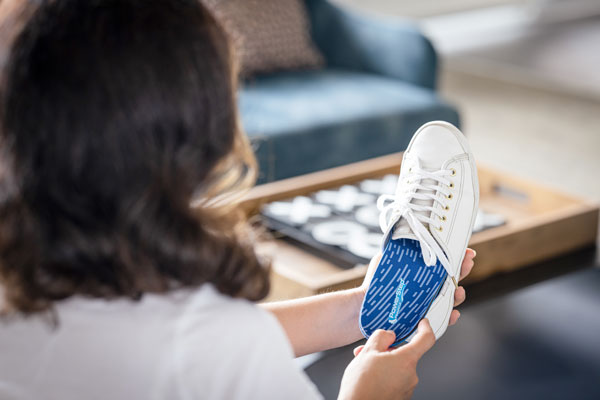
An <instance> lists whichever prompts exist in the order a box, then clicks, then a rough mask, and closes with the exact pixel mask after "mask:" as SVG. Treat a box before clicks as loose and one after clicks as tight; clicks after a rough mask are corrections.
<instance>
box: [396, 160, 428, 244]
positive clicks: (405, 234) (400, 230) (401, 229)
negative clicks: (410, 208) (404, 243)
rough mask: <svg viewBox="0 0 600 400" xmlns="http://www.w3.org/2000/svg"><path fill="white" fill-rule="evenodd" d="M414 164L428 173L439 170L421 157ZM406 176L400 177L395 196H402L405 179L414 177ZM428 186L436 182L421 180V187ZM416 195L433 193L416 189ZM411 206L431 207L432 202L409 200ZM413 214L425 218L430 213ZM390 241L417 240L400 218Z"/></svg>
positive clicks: (413, 177)
mask: <svg viewBox="0 0 600 400" xmlns="http://www.w3.org/2000/svg"><path fill="white" fill-rule="evenodd" d="M416 163H417V164H418V165H419V167H420V168H421V169H423V170H425V171H428V172H434V171H437V170H439V166H434V163H433V162H426V161H424V160H423V159H421V157H419V158H418V159H417V161H416ZM437 163H439V161H437V162H436V164H437ZM408 176H410V174H408V175H405V176H401V177H400V179H401V182H399V184H398V187H397V189H396V190H397V192H396V196H404V195H402V189H404V186H405V185H406V179H409V180H414V179H415V176H414V175H413V176H410V178H408ZM429 184H433V185H435V184H436V181H435V180H433V179H423V180H421V185H425V186H426V185H429ZM416 192H417V193H421V194H423V193H434V191H432V190H423V189H418V190H417V191H416ZM410 203H411V204H417V205H420V206H429V207H431V206H433V200H420V199H411V201H410ZM415 214H419V215H424V216H426V217H429V216H430V214H431V212H430V211H415ZM427 225H428V224H425V227H427ZM392 239H414V240H417V238H416V236H415V235H414V233H413V232H412V229H411V228H410V226H409V225H408V222H407V221H406V219H405V218H400V220H399V221H398V222H397V223H396V228H395V229H394V233H393V234H392Z"/></svg>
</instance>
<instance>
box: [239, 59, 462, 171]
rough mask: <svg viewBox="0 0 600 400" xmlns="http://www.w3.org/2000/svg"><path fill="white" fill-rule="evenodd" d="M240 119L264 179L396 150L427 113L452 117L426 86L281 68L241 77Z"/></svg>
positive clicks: (450, 119) (354, 74) (451, 119)
mask: <svg viewBox="0 0 600 400" xmlns="http://www.w3.org/2000/svg"><path fill="white" fill-rule="evenodd" d="M239 105H240V110H241V114H242V121H243V125H244V128H245V129H246V132H247V133H248V135H249V136H250V138H251V139H252V141H253V142H254V143H255V146H256V154H257V157H258V159H259V163H260V168H261V173H260V181H261V182H267V181H272V180H278V179H283V178H287V177H291V176H295V175H300V174H304V173H308V172H313V171H316V170H320V169H325V168H331V167H334V166H339V165H343V164H347V163H350V162H355V161H360V160H364V159H367V158H371V157H376V156H380V155H384V154H389V153H393V152H397V151H401V150H404V149H405V148H406V146H407V145H408V142H409V140H410V138H411V137H412V135H413V133H414V132H415V131H416V129H417V128H418V127H419V126H420V125H422V124H423V123H425V122H428V121H431V120H445V121H448V122H451V123H454V124H457V125H458V122H459V121H458V114H457V112H456V110H454V108H453V107H451V106H449V105H448V104H446V103H444V102H443V101H442V100H440V98H438V97H437V95H436V94H435V92H434V91H432V90H429V89H425V88H421V87H418V86H414V85H411V84H408V83H404V82H402V81H399V80H395V79H392V78H386V77H382V76H378V75H371V74H365V73H358V72H349V71H338V70H321V71H302V72H287V73H280V74H276V75H271V76H267V77H262V78H258V79H256V80H254V81H252V82H248V83H246V84H245V85H244V87H243V88H242V90H241V92H240V96H239Z"/></svg>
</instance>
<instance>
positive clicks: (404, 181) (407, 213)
mask: <svg viewBox="0 0 600 400" xmlns="http://www.w3.org/2000/svg"><path fill="white" fill-rule="evenodd" d="M478 204H479V183H478V180H477V169H476V166H475V160H474V158H473V154H472V153H471V150H470V148H469V145H468V143H467V141H466V139H465V137H464V136H463V134H462V133H461V132H460V131H459V130H458V129H457V128H456V127H454V126H453V125H451V124H449V123H446V122H441V121H434V122H430V123H427V124H425V125H423V126H422V127H421V128H420V129H419V130H418V131H417V132H416V133H415V135H414V136H413V138H412V140H411V141H410V144H409V145H408V148H407V149H406V151H405V153H404V158H403V161H402V167H401V170H400V178H399V181H398V186H397V188H396V194H395V195H393V196H389V195H383V196H381V197H380V198H379V200H378V206H379V207H380V209H381V211H382V212H381V215H380V225H381V228H382V230H383V231H384V233H385V236H384V237H385V240H384V243H383V254H382V259H381V261H380V263H379V265H378V266H377V269H376V271H375V274H374V276H373V279H372V280H371V284H370V285H369V288H368V290H367V294H366V296H365V299H364V301H363V306H362V309H361V315H360V319H359V325H360V328H361V330H362V332H363V334H364V335H365V336H366V337H369V336H370V335H371V334H372V333H373V332H374V331H375V330H376V329H388V330H393V331H395V332H396V339H397V341H396V344H398V343H401V342H403V341H409V340H410V339H411V338H412V335H414V331H415V328H416V326H417V324H418V323H419V321H420V320H421V319H422V318H423V317H425V318H427V319H428V320H429V322H430V324H431V327H432V329H433V331H434V333H435V336H436V339H437V338H439V337H440V336H442V335H443V334H444V332H445V331H446V328H447V327H448V322H449V319H450V313H451V312H452V308H453V307H452V306H453V304H454V291H455V289H456V287H457V282H458V279H459V276H460V267H461V264H462V261H463V258H464V255H465V251H466V248H467V244H468V243H469V239H470V237H471V232H472V230H473V224H474V223H475V217H476V215H477V208H478Z"/></svg>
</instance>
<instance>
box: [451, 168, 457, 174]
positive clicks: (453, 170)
mask: <svg viewBox="0 0 600 400" xmlns="http://www.w3.org/2000/svg"><path fill="white" fill-rule="evenodd" d="M450 171H452V175H450V176H455V175H456V170H455V169H454V168H452V169H451V170H450Z"/></svg>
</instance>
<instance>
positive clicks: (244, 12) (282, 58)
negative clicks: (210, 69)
mask: <svg viewBox="0 0 600 400" xmlns="http://www.w3.org/2000/svg"><path fill="white" fill-rule="evenodd" d="M202 2H203V3H204V4H205V5H206V6H207V7H208V8H209V9H210V10H211V11H212V12H213V14H214V15H215V17H216V18H217V19H218V20H219V21H220V22H221V23H222V24H223V26H224V28H225V29H226V30H227V32H228V33H229V35H230V36H231V38H232V39H233V42H234V45H235V49H236V52H237V55H238V57H239V59H240V63H241V73H242V75H243V76H245V77H248V76H251V75H255V74H259V73H266V72H272V71H276V70H286V69H300V68H317V67H321V66H322V65H323V57H322V56H321V54H320V53H319V51H318V50H317V48H316V47H315V46H314V44H313V42H312V39H311V37H310V33H309V31H310V23H309V20H308V15H307V11H306V8H305V4H304V1H302V0H261V1H256V0H254V1H251V0H202Z"/></svg>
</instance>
